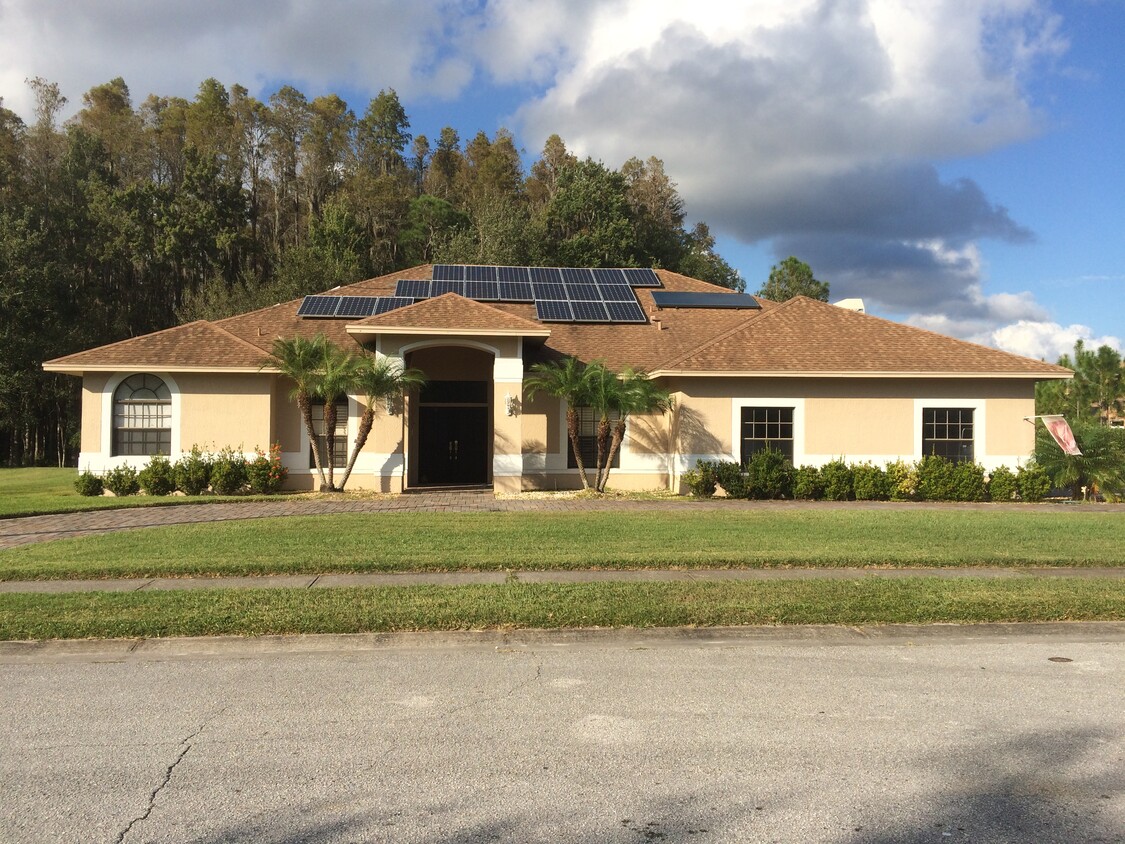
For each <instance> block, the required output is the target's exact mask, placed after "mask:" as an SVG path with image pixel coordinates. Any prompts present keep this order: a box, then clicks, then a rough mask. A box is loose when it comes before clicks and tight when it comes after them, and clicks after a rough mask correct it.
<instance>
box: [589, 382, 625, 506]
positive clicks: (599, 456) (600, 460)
mask: <svg viewBox="0 0 1125 844" xmlns="http://www.w3.org/2000/svg"><path fill="white" fill-rule="evenodd" d="M586 378H587V392H588V398H587V400H586V401H587V404H588V405H589V406H590V408H591V409H592V410H593V411H594V415H595V416H596V417H597V419H598V427H597V430H596V432H595V436H594V443H595V447H596V450H595V453H594V454H595V456H594V465H595V469H596V471H595V472H594V489H595V490H597V491H598V492H601V491H602V490H603V489H604V488H605V482H604V478H603V477H602V476H603V475H608V474H609V468H608V467H609V464H608V462H607V461H606V455H607V453H608V452H609V442H610V436H611V433H612V430H613V423H611V422H610V419H609V416H610V414H611V413H612V412H614V411H615V410H616V409H617V405H618V404H619V403H620V393H621V381H620V380H618V378H617V373H616V372H614V371H613V370H611V369H607V368H606V366H605V364H604V363H602V362H601V361H600V360H595V361H591V362H590V364H589V365H588V366H587V367H586ZM610 459H611V460H612V459H613V458H612V457H611V458H610Z"/></svg>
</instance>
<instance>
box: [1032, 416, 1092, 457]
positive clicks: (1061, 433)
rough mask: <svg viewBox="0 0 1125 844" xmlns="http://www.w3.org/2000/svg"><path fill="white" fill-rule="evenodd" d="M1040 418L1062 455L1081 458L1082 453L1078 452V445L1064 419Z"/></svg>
mask: <svg viewBox="0 0 1125 844" xmlns="http://www.w3.org/2000/svg"><path fill="white" fill-rule="evenodd" d="M1040 418H1041V419H1042V420H1043V424H1044V425H1046V426H1047V430H1048V431H1050V432H1051V436H1052V437H1054V439H1055V442H1056V443H1058V444H1059V448H1061V449H1062V450H1063V453H1064V454H1072V455H1074V456H1075V457H1081V456H1082V452H1081V451H1079V450H1078V443H1077V442H1075V440H1074V432H1073V431H1071V430H1070V426H1069V425H1068V424H1066V420H1065V419H1063V418H1062V417H1061V416H1041V417H1040Z"/></svg>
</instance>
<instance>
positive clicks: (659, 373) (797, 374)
mask: <svg viewBox="0 0 1125 844" xmlns="http://www.w3.org/2000/svg"><path fill="white" fill-rule="evenodd" d="M1067 373H1069V374H1064V373H1060V372H1058V371H1054V370H1046V371H1044V370H1041V371H1031V372H964V371H958V372H894V371H887V372H865V371H863V370H858V371H845V370H841V371H838V372H837V371H826V372H814V371H798V370H787V369H778V370H734V369H730V370H725V369H716V370H703V371H697V370H689V369H657V370H654V371H653V372H650V373H649V375H650V377H652V378H669V377H672V376H675V377H677V378H686V377H691V378H905V379H909V380H911V381H913V380H917V379H922V378H956V379H961V378H972V379H974V380H976V379H981V378H985V379H994V378H1011V379H1020V380H1025V381H1026V380H1033V381H1043V380H1049V379H1064V378H1073V377H1074V373H1073V372H1070V370H1067Z"/></svg>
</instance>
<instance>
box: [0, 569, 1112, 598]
mask: <svg viewBox="0 0 1125 844" xmlns="http://www.w3.org/2000/svg"><path fill="white" fill-rule="evenodd" d="M870 577H875V578H888V579H900V578H906V577H938V578H945V579H962V578H973V577H977V578H990V579H1010V578H1015V579H1019V578H1026V577H1058V578H1080V579H1089V578H1099V577H1101V578H1111V579H1114V580H1121V579H1125V569H1123V568H997V567H993V568H901V569H865V568H817V569H800V568H776V569H642V570H630V571H621V570H613V571H604V570H602V571H569V570H557V571H515V572H503V571H486V572H403V573H401V574H384V573H377V574H319V575H317V574H274V575H261V576H257V577H138V578H117V579H107V580H23V581H20V580H13V581H7V582H0V593H5V592H8V593H14V592H23V593H27V592H40V593H53V594H58V593H63V592H154V591H170V590H171V591H175V590H187V589H332V588H338V587H344V586H361V587H363V586H366V587H371V586H391V587H394V586H418V585H425V584H430V585H435V586H465V585H468V584H485V585H497V584H502V583H606V582H618V583H621V582H624V583H646V582H668V581H686V582H695V583H699V582H723V581H747V580H758V581H764V580H855V579H859V578H870Z"/></svg>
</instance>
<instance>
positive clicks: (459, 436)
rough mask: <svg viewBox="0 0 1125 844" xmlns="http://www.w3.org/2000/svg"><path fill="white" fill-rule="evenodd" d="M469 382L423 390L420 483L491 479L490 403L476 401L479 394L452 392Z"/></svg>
mask: <svg viewBox="0 0 1125 844" xmlns="http://www.w3.org/2000/svg"><path fill="white" fill-rule="evenodd" d="M467 383H471V382H462V383H461V384H459V385H458V386H459V387H460V389H456V390H443V389H442V386H441V385H437V384H435V385H433V387H430V388H429V389H426V390H423V393H422V397H421V399H422V400H421V403H420V405H421V406H420V407H419V408H418V411H419V412H418V484H419V486H462V485H469V484H485V483H488V453H489V452H488V427H489V426H488V406H487V403H482V402H480V401H474V399H476V398H477V396H476V395H472V396H468V395H451V393H463V392H464V391H465V385H466V384H467ZM427 386H428V387H429V385H427ZM483 387H484V385H483V384H482V385H481V388H482V389H481V390H480V392H481V397H482V398H483V396H484V394H485V392H484V389H483ZM473 392H474V393H475V392H476V390H474V391H473ZM427 393H428V394H429V395H427ZM427 399H430V401H429V402H427ZM435 399H436V401H435ZM451 399H452V401H451ZM457 399H460V401H458V400H457ZM466 399H468V400H466Z"/></svg>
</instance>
